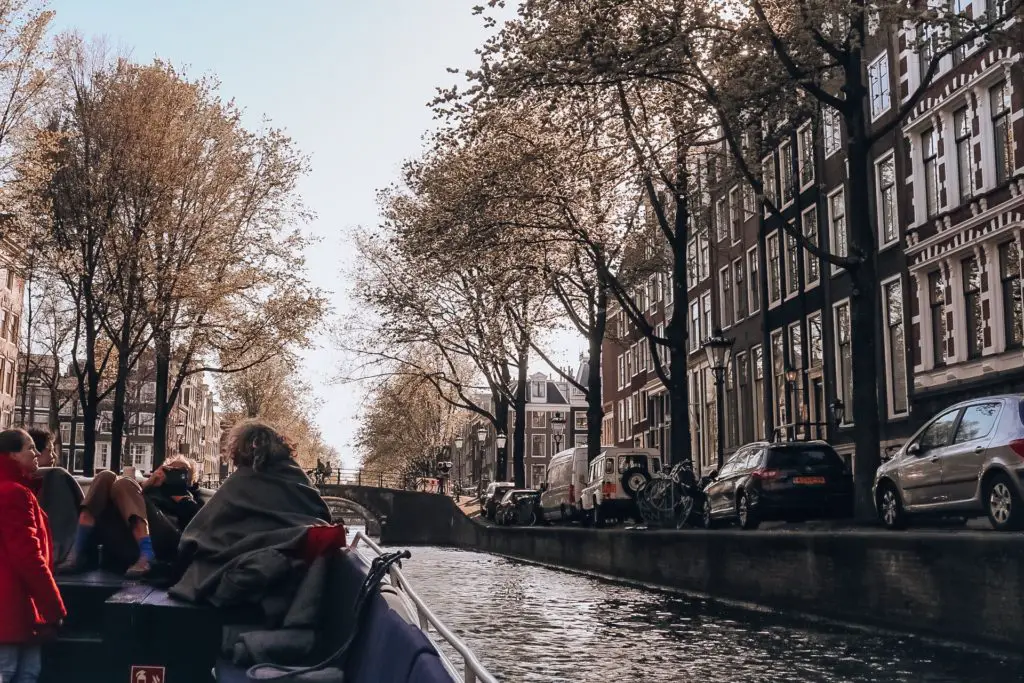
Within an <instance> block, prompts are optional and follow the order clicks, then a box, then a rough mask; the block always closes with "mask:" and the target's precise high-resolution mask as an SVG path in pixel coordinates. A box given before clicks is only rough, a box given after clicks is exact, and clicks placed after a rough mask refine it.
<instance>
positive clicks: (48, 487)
mask: <svg viewBox="0 0 1024 683" xmlns="http://www.w3.org/2000/svg"><path fill="white" fill-rule="evenodd" d="M25 431H26V432H28V435H29V436H30V437H32V442H33V444H34V445H35V449H36V452H38V453H39V457H38V463H39V468H38V469H37V470H36V473H35V475H34V476H33V483H34V484H35V486H36V488H35V494H36V497H37V498H38V499H39V504H40V505H41V506H42V508H43V512H45V513H46V516H47V518H48V519H49V521H50V533H51V534H52V537H53V557H54V562H56V563H57V564H60V563H62V562H64V561H65V560H66V559H67V557H68V555H69V554H70V553H71V551H72V549H73V548H74V546H75V533H76V532H77V531H78V511H79V509H80V508H81V506H82V499H83V498H84V495H83V494H82V487H81V486H79V485H78V482H77V481H75V478H74V476H72V474H71V473H70V472H68V471H67V470H66V469H64V468H63V467H61V466H60V465H59V464H58V463H57V462H56V459H55V458H54V455H53V449H54V438H53V434H52V433H51V432H50V430H48V429H42V428H39V427H31V428H28V429H26V430H25Z"/></svg>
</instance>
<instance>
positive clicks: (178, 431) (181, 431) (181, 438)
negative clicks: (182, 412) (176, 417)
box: [174, 421, 185, 453]
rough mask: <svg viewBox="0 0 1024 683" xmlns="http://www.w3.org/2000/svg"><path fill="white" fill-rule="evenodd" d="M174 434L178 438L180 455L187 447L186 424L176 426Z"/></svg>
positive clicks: (180, 423)
mask: <svg viewBox="0 0 1024 683" xmlns="http://www.w3.org/2000/svg"><path fill="white" fill-rule="evenodd" d="M174 433H175V435H177V437H178V453H181V452H182V449H183V446H184V445H185V423H184V422H181V421H179V422H178V424H176V425H174Z"/></svg>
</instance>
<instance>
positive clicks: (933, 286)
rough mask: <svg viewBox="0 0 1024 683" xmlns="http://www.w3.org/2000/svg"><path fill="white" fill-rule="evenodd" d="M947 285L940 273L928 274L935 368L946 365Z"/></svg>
mask: <svg viewBox="0 0 1024 683" xmlns="http://www.w3.org/2000/svg"><path fill="white" fill-rule="evenodd" d="M945 290H946V283H945V281H944V280H943V278H942V273H941V272H940V271H937V270H936V271H934V272H931V273H928V304H929V308H930V310H931V318H932V353H933V357H934V359H935V367H939V366H942V365H945V364H946V311H945V303H946V292H945Z"/></svg>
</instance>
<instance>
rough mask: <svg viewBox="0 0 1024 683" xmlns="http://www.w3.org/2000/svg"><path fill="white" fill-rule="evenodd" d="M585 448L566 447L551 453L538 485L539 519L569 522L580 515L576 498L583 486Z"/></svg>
mask: <svg viewBox="0 0 1024 683" xmlns="http://www.w3.org/2000/svg"><path fill="white" fill-rule="evenodd" d="M587 470H588V467H587V448H586V446H582V447H578V448H569V449H567V450H564V451H561V452H559V453H556V454H555V455H553V456H551V461H550V462H549V463H548V467H547V471H546V473H545V478H544V483H543V484H541V487H540V503H539V510H538V511H539V514H540V516H541V519H542V520H543V521H551V522H553V521H558V522H569V521H573V520H576V519H579V518H580V515H581V513H582V510H581V509H580V505H579V501H580V499H581V497H582V494H583V488H584V487H585V486H586V485H587Z"/></svg>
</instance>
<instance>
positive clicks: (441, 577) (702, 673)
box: [403, 547, 1024, 683]
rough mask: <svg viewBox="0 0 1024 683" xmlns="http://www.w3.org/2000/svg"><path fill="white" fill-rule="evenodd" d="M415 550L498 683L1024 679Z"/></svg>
mask: <svg viewBox="0 0 1024 683" xmlns="http://www.w3.org/2000/svg"><path fill="white" fill-rule="evenodd" d="M410 550H411V552H412V559H411V560H407V561H405V562H404V563H403V564H404V566H403V572H404V573H405V575H406V577H407V578H408V579H409V580H410V582H411V583H412V585H413V587H414V588H415V589H416V591H417V592H418V593H419V594H420V596H421V597H422V598H423V599H424V600H425V601H426V602H427V604H428V605H430V606H431V609H433V610H434V612H435V613H436V614H437V615H438V616H439V617H440V618H441V620H442V621H443V622H444V623H445V624H447V625H448V626H449V627H450V628H451V629H452V630H453V631H455V632H456V633H457V634H459V635H460V636H461V637H462V638H463V639H464V640H465V641H466V643H467V644H468V645H469V646H470V647H471V648H472V649H473V651H474V652H476V654H477V656H478V657H480V658H481V660H482V661H483V662H484V664H485V665H486V666H487V667H488V669H489V670H490V671H491V672H492V673H493V674H494V675H495V676H496V677H497V678H498V679H499V680H501V681H506V682H518V681H544V682H545V683H549V682H553V681H573V682H575V681H602V682H603V681H609V682H615V683H620V682H626V681H643V682H644V683H655V682H660V681H665V682H668V681H673V682H675V681H680V682H684V683H688V682H690V681H693V682H694V683H698V682H699V683H736V682H739V681H743V682H745V683H750V682H763V683H789V682H792V683H798V682H799V683H805V682H809V681H822V682H826V681H827V682H828V683H840V682H842V683H861V682H863V683H868V682H870V683H883V682H884V683H889V682H897V681H899V682H904V681H906V682H908V683H909V682H915V683H916V682H928V683H933V682H934V683H937V682H940V681H941V682H947V681H948V682H950V683H954V682H955V683H967V682H975V681H976V682H978V683H982V682H989V681H1001V682H1006V683H1009V682H1010V681H1021V680H1024V663H1022V661H1021V660H1016V659H1013V658H1009V657H1000V656H997V655H994V654H991V653H985V652H977V651H973V650H968V649H961V648H958V647H954V646H949V645H943V644H939V643H935V642H930V641H925V640H921V639H917V638H912V637H906V636H899V635H893V634H888V633H885V634H883V633H879V632H877V631H868V630H860V629H854V628H849V627H843V626H833V625H827V624H822V623H817V622H814V623H809V622H807V621H801V620H797V619H793V618H787V617H785V616H782V615H777V614H771V613H767V612H755V611H748V610H743V609H739V608H730V607H723V606H722V605H721V604H718V603H713V602H709V601H707V600H703V599H699V598H695V597H687V596H680V595H676V594H669V593H662V592H657V591H651V590H644V589H641V588H634V587H629V586H624V585H620V584H616V583H613V582H608V581H603V580H600V579H594V578H590V577H586V576H581V575H578V574H571V573H567V572H561V571H557V570H553V569H547V568H545V567H538V566H535V565H530V564H525V563H521V562H516V561H513V560H509V559H506V558H502V557H498V556H494V555H487V554H483V553H476V552H467V551H462V550H450V549H442V548H419V547H414V548H411V549H410ZM449 654H453V653H449ZM452 659H453V661H457V660H456V659H455V657H454V656H453V658H452Z"/></svg>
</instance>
